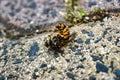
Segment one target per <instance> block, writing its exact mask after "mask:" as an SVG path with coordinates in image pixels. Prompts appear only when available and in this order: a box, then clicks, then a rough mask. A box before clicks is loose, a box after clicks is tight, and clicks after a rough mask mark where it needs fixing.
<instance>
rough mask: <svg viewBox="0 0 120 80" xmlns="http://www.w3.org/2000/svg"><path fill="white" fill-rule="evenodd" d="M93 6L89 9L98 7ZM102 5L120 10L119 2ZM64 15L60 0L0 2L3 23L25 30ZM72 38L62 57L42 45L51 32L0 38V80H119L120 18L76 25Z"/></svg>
mask: <svg viewBox="0 0 120 80" xmlns="http://www.w3.org/2000/svg"><path fill="white" fill-rule="evenodd" d="M28 1H29V2H28ZM85 1H86V2H88V0H85ZM94 1H97V0H90V2H93V3H90V2H89V4H90V5H92V4H93V5H94V4H98V3H95V2H94ZM101 1H103V2H106V1H108V2H109V3H112V2H113V3H114V4H115V5H116V6H119V0H100V1H99V2H101ZM58 3H61V4H58ZM109 3H108V4H109ZM11 4H12V5H11ZM31 4H32V6H31ZM43 4H44V5H46V6H44V5H43ZM89 4H86V5H87V6H88V5H89ZM101 4H102V3H101ZM5 5H6V7H4V6H5ZM21 5H22V6H21ZM52 5H53V6H52ZM86 5H84V6H86ZM90 5H89V6H90ZM40 7H41V8H40ZM103 7H104V6H103ZM11 10H13V11H11ZM64 10H65V8H64V4H62V1H61V0H51V1H48V0H14V1H13V0H0V14H1V13H2V17H5V16H8V19H9V21H10V22H12V23H14V24H16V25H20V26H18V27H21V28H25V29H27V28H29V27H30V26H29V25H30V24H35V25H38V24H40V23H41V22H43V23H44V22H47V23H49V21H53V22H54V20H55V21H57V20H58V21H59V20H62V18H63V17H62V16H61V15H60V13H61V12H62V11H64ZM3 12H4V14H3ZM13 12H15V13H13ZM59 12H60V13H59ZM47 13H49V14H47ZM36 15H37V16H36ZM41 15H42V16H41ZM0 17H1V16H0ZM60 17H61V18H60ZM31 20H32V21H31ZM0 21H1V20H0ZM6 22H7V20H6ZM2 24H3V23H2ZM2 24H1V22H0V29H3V27H4V26H3V25H2ZM25 26H26V27H25ZM70 32H71V34H72V33H74V32H76V33H77V35H76V37H75V39H74V40H73V42H70V43H69V44H68V45H66V46H64V47H63V52H61V53H59V52H54V51H49V50H48V48H47V47H45V46H44V43H45V41H44V39H45V38H46V37H47V36H48V35H49V34H52V33H53V32H45V33H41V34H39V35H34V36H32V37H31V38H21V39H18V40H9V39H6V38H5V37H1V36H0V80H120V18H119V17H112V18H109V19H105V20H104V22H99V21H98V22H91V23H87V24H82V25H76V26H74V27H71V28H70Z"/></svg>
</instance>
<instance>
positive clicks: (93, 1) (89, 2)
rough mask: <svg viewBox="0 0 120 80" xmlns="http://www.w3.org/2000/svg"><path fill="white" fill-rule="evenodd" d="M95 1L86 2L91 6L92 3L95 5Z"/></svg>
mask: <svg viewBox="0 0 120 80" xmlns="http://www.w3.org/2000/svg"><path fill="white" fill-rule="evenodd" d="M96 4H97V3H96V2H95V1H89V2H88V7H92V6H94V5H96Z"/></svg>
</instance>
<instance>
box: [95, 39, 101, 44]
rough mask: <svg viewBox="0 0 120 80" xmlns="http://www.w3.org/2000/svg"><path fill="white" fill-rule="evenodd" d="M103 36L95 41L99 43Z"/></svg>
mask: <svg viewBox="0 0 120 80" xmlns="http://www.w3.org/2000/svg"><path fill="white" fill-rule="evenodd" d="M101 39H102V38H98V39H96V40H95V41H94V43H98V42H99V41H101Z"/></svg>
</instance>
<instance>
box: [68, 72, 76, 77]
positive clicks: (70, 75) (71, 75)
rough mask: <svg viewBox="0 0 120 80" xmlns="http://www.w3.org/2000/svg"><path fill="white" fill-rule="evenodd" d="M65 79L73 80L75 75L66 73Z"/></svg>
mask: <svg viewBox="0 0 120 80" xmlns="http://www.w3.org/2000/svg"><path fill="white" fill-rule="evenodd" d="M66 75H67V77H69V78H71V79H74V78H75V75H73V74H72V73H70V72H67V73H66Z"/></svg>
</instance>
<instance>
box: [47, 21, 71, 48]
mask: <svg viewBox="0 0 120 80" xmlns="http://www.w3.org/2000/svg"><path fill="white" fill-rule="evenodd" d="M55 29H57V32H55V35H54V36H52V35H49V36H48V37H49V38H48V39H47V40H46V41H45V46H46V47H50V48H52V49H54V50H58V49H60V48H61V47H62V46H64V45H65V44H67V42H68V41H69V37H70V31H69V28H68V26H66V25H64V24H61V23H57V24H56V26H55Z"/></svg>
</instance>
